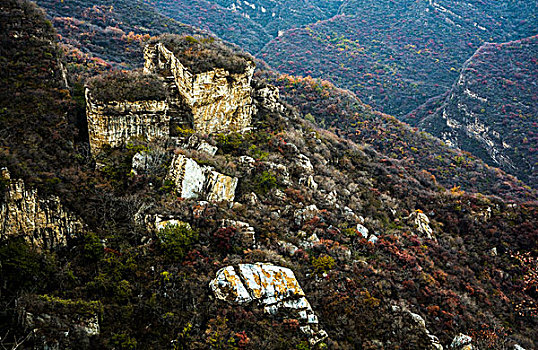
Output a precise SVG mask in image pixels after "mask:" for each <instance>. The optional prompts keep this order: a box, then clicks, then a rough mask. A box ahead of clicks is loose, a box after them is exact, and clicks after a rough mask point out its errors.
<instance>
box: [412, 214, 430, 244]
mask: <svg viewBox="0 0 538 350" xmlns="http://www.w3.org/2000/svg"><path fill="white" fill-rule="evenodd" d="M406 219H408V220H411V221H412V222H413V224H414V225H415V228H416V229H417V231H418V232H419V233H420V234H421V235H423V236H426V238H429V239H433V230H432V228H431V227H430V219H429V218H428V216H426V214H424V213H423V212H422V211H420V210H415V211H414V212H413V213H411V215H409V216H408V217H407V218H406Z"/></svg>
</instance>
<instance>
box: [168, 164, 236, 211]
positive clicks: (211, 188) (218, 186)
mask: <svg viewBox="0 0 538 350" xmlns="http://www.w3.org/2000/svg"><path fill="white" fill-rule="evenodd" d="M167 179H169V180H172V181H173V182H174V183H175V185H176V192H177V194H178V196H180V197H182V198H185V199H190V198H200V197H204V198H205V199H206V200H208V201H216V202H220V201H230V202H231V201H233V200H234V198H235V189H236V187H237V182H238V179H237V178H236V177H231V176H227V175H223V174H221V173H218V172H216V171H214V170H213V169H212V168H211V167H207V166H204V167H202V166H200V165H198V163H196V161H194V160H193V159H191V158H188V157H185V156H184V155H182V154H177V155H175V156H174V158H173V160H172V164H171V165H170V170H169V172H168V176H167Z"/></svg>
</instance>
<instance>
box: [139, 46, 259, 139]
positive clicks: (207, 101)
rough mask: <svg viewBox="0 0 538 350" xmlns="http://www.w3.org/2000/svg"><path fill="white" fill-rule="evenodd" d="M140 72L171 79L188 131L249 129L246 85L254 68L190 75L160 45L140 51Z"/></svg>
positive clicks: (249, 102) (249, 100)
mask: <svg viewBox="0 0 538 350" xmlns="http://www.w3.org/2000/svg"><path fill="white" fill-rule="evenodd" d="M144 60H145V63H144V71H145V72H146V73H156V74H160V75H163V76H164V77H165V78H173V84H172V85H171V88H173V89H177V90H178V91H179V94H180V96H181V100H182V103H184V104H185V105H186V106H187V109H189V111H190V113H191V114H192V116H191V118H192V128H193V129H194V130H196V131H197V132H200V133H207V134H209V133H214V132H226V131H239V130H242V129H245V128H247V127H248V126H250V122H251V119H252V114H253V112H254V108H255V107H254V104H253V102H252V97H251V92H252V88H251V86H250V81H251V79H252V74H253V72H254V64H253V63H249V65H248V66H247V68H246V69H245V71H244V72H243V73H230V72H228V71H227V70H225V69H224V68H215V69H213V70H210V71H207V72H202V73H199V74H193V73H192V72H191V71H190V70H189V69H187V68H186V67H185V66H184V65H183V64H182V63H181V62H180V60H179V59H178V58H177V57H176V56H175V55H174V53H173V52H172V51H170V50H169V49H168V48H167V47H166V46H165V45H164V44H162V43H156V44H149V45H147V46H146V48H145V50H144Z"/></svg>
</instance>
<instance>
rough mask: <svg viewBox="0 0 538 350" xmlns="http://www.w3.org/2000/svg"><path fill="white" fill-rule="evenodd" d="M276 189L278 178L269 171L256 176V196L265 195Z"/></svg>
mask: <svg viewBox="0 0 538 350" xmlns="http://www.w3.org/2000/svg"><path fill="white" fill-rule="evenodd" d="M276 187H277V183H276V177H275V176H274V175H273V174H271V173H270V172H269V171H267V170H264V171H262V172H261V173H259V174H257V175H256V176H254V192H256V194H260V195H265V194H267V192H269V191H270V190H272V189H273V188H276Z"/></svg>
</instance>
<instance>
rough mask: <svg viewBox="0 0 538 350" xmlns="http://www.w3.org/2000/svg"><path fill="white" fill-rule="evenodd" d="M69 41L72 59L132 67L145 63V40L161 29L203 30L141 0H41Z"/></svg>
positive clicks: (168, 30) (64, 37) (69, 55)
mask: <svg viewBox="0 0 538 350" xmlns="http://www.w3.org/2000/svg"><path fill="white" fill-rule="evenodd" d="M36 2H37V4H38V5H39V6H41V7H43V8H44V9H45V10H46V11H47V14H48V15H49V16H50V17H51V21H52V23H53V24H54V26H55V27H56V29H57V31H58V33H59V34H60V36H61V42H62V43H64V44H66V45H67V48H68V57H67V58H68V60H69V61H70V62H74V63H78V62H82V61H83V60H87V61H90V63H91V64H93V65H96V66H103V68H106V67H107V65H109V64H111V65H114V66H117V67H123V68H132V67H133V66H135V67H136V66H138V65H140V64H141V63H142V55H141V52H142V51H141V48H142V43H143V42H145V41H147V40H148V39H149V37H150V36H155V35H158V34H161V33H176V34H196V33H201V31H200V30H198V29H195V28H193V27H191V26H188V25H185V24H182V23H179V22H177V21H176V20H173V19H171V18H168V17H166V16H164V15H162V14H160V13H159V12H158V11H157V10H155V8H154V7H153V6H150V5H148V4H146V3H144V2H143V1H141V0H135V1H127V0H119V1H115V0H96V1H89V0H69V1H60V0H37V1H36Z"/></svg>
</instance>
